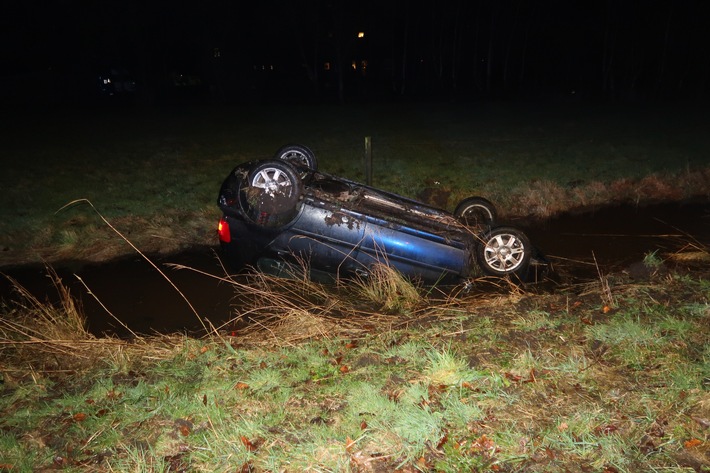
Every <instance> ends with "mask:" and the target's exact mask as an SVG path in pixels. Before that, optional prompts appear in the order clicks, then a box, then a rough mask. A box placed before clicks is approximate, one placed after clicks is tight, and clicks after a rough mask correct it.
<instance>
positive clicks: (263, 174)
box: [241, 161, 303, 227]
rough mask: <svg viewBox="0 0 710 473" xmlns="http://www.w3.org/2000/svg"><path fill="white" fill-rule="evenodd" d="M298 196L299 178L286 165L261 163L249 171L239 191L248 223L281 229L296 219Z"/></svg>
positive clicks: (300, 189) (293, 170) (290, 167)
mask: <svg viewBox="0 0 710 473" xmlns="http://www.w3.org/2000/svg"><path fill="white" fill-rule="evenodd" d="M302 193H303V183H302V182H301V178H300V176H299V175H298V172H297V171H296V170H295V169H294V168H293V167H292V166H291V165H290V164H288V163H286V162H283V161H263V162H260V163H258V164H257V165H256V166H254V168H252V169H251V170H250V171H249V174H248V176H247V186H246V187H245V188H243V189H242V192H241V203H242V209H243V210H244V212H245V213H246V215H247V217H248V218H249V220H251V221H252V223H255V224H257V225H260V226H264V227H278V226H282V225H285V224H287V223H289V222H290V221H291V220H293V218H294V217H295V216H296V214H297V212H298V201H299V200H300V198H301V194H302Z"/></svg>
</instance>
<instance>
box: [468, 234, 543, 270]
mask: <svg viewBox="0 0 710 473" xmlns="http://www.w3.org/2000/svg"><path fill="white" fill-rule="evenodd" d="M531 252H532V251H531V247H530V240H528V237H527V236H525V234H524V233H523V232H521V231H520V230H518V229H515V228H511V227H497V228H494V229H492V230H490V231H489V232H487V233H486V234H485V235H484V236H483V237H482V238H481V241H480V242H479V244H478V248H477V256H478V261H479V264H480V266H481V269H482V270H483V272H484V273H485V274H487V275H490V276H508V275H516V276H520V277H522V276H524V272H525V271H526V270H527V267H528V264H529V263H530V255H531Z"/></svg>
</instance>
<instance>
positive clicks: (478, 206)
mask: <svg viewBox="0 0 710 473" xmlns="http://www.w3.org/2000/svg"><path fill="white" fill-rule="evenodd" d="M454 215H455V216H456V217H457V218H458V219H459V221H460V222H461V223H463V224H464V225H467V226H471V227H473V226H477V225H488V226H490V225H493V222H495V220H496V218H497V217H498V215H497V213H496V208H495V206H494V205H493V204H492V203H491V202H490V201H488V200H486V199H484V198H483V197H468V198H466V199H464V200H462V201H461V202H460V203H459V205H457V206H456V210H454Z"/></svg>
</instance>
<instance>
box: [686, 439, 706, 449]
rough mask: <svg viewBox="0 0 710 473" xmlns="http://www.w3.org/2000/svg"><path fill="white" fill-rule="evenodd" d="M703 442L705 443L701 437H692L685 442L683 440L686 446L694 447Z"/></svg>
mask: <svg viewBox="0 0 710 473" xmlns="http://www.w3.org/2000/svg"><path fill="white" fill-rule="evenodd" d="M702 444H703V441H702V440H700V439H691V440H686V441H685V442H683V446H684V447H685V448H693V447H697V446H698V445H702Z"/></svg>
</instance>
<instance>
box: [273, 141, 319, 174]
mask: <svg viewBox="0 0 710 473" xmlns="http://www.w3.org/2000/svg"><path fill="white" fill-rule="evenodd" d="M274 159H279V160H282V161H286V162H288V163H289V164H291V165H293V166H294V167H296V168H307V169H310V170H311V171H317V170H318V161H317V160H316V155H315V154H313V151H311V150H310V149H308V148H307V147H306V146H302V145H286V146H282V147H281V148H280V149H279V150H278V151H277V152H276V155H275V156H274Z"/></svg>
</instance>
